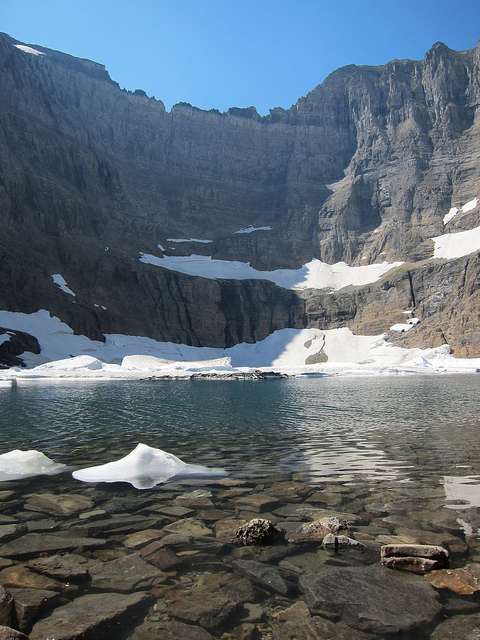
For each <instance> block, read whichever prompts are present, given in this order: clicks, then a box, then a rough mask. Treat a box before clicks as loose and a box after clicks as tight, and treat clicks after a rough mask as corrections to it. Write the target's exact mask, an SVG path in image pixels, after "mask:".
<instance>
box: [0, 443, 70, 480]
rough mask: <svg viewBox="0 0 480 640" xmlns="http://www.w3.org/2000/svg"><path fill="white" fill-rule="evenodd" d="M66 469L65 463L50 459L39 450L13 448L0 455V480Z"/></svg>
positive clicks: (46, 473)
mask: <svg viewBox="0 0 480 640" xmlns="http://www.w3.org/2000/svg"><path fill="white" fill-rule="evenodd" d="M67 469H68V467H67V465H65V464H60V463H57V462H54V461H53V460H50V458H47V456H45V455H44V454H43V453H41V452H40V451H35V450H30V451H21V450H19V449H15V450H14V451H9V452H8V453H2V455H0V482H5V481H7V480H20V479H21V478H31V477H32V476H53V475H55V474H57V473H62V472H63V471H66V470H67Z"/></svg>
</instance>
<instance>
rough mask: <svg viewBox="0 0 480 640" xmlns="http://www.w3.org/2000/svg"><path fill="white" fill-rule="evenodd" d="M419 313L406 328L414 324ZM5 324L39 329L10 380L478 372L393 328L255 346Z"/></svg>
mask: <svg viewBox="0 0 480 640" xmlns="http://www.w3.org/2000/svg"><path fill="white" fill-rule="evenodd" d="M417 320H418V319H417V318H411V319H409V320H408V321H407V323H405V324H402V327H404V329H406V328H407V327H408V329H409V330H412V329H413V328H414V323H415V322H416V321H417ZM0 326H7V327H9V328H12V329H17V330H20V331H26V332H27V333H30V334H31V335H34V336H35V337H36V338H37V339H38V341H39V343H40V346H41V349H42V352H41V354H40V355H39V356H38V355H34V354H29V353H27V354H22V356H21V357H22V358H23V359H24V360H25V362H26V363H27V364H28V366H29V368H28V369H20V368H12V369H7V370H5V371H4V372H2V378H3V380H5V381H8V380H16V381H17V383H18V384H20V383H22V382H23V381H32V380H42V379H55V378H58V379H60V378H72V379H74V378H78V379H85V378H93V379H107V378H119V379H122V378H124V379H127V378H128V379H142V378H147V377H155V376H157V377H159V376H161V377H173V378H188V377H191V376H192V375H194V374H202V373H213V374H218V375H219V376H228V375H231V374H241V373H248V372H254V371H256V370H257V369H263V370H272V369H274V370H275V371H277V372H280V373H286V374H289V375H305V374H312V375H315V374H328V373H329V374H340V373H342V374H347V373H356V374H361V373H368V374H372V373H380V374H384V373H411V372H417V373H419V372H427V371H428V372H435V371H436V372H445V371H448V372H456V371H461V372H475V371H476V370H477V369H479V368H480V358H477V359H465V360H458V359H456V358H454V357H453V356H451V355H450V353H449V347H448V346H447V345H444V346H442V347H438V348H436V349H405V348H401V347H395V346H393V345H392V344H390V343H388V342H387V334H382V335H378V336H358V335H354V334H353V333H352V332H351V331H350V330H349V329H348V328H342V329H330V330H328V331H321V330H319V329H282V330H280V331H275V332H274V333H272V334H271V335H269V336H267V337H266V338H265V339H264V340H261V341H259V342H256V343H254V344H247V343H243V344H238V345H235V346H234V347H231V348H229V349H219V348H213V347H191V346H187V345H182V344H174V343H171V342H157V341H155V340H152V339H151V338H142V337H135V336H123V335H117V334H111V335H106V336H105V342H104V343H103V342H96V341H93V340H89V339H88V338H86V337H85V336H76V335H73V332H72V331H71V329H70V328H69V327H68V326H67V325H65V324H64V323H62V322H60V320H59V319H58V318H55V317H53V318H52V317H50V315H49V314H48V312H46V311H37V312H36V313H34V314H30V315H26V314H20V313H10V312H5V311H3V312H0Z"/></svg>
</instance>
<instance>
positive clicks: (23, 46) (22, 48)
mask: <svg viewBox="0 0 480 640" xmlns="http://www.w3.org/2000/svg"><path fill="white" fill-rule="evenodd" d="M13 46H14V47H16V48H17V49H20V51H24V52H25V53H31V54H33V55H34V56H44V55H45V54H44V53H42V52H41V51H37V50H36V49H33V47H28V46H27V45H26V44H14V45H13Z"/></svg>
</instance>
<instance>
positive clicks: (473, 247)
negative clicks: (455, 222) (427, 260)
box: [432, 227, 480, 260]
mask: <svg viewBox="0 0 480 640" xmlns="http://www.w3.org/2000/svg"><path fill="white" fill-rule="evenodd" d="M432 240H433V242H434V243H435V248H434V252H433V256H432V259H435V258H444V259H446V260H452V259H454V258H463V256H468V255H469V254H470V253H474V252H475V251H479V250H480V227H476V228H475V229H470V230H469V231H459V232H458V233H445V234H444V235H442V236H437V237H435V238H432Z"/></svg>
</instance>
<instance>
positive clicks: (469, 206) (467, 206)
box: [462, 198, 478, 213]
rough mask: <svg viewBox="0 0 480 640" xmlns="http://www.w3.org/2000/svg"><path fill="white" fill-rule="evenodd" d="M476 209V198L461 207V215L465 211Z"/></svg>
mask: <svg viewBox="0 0 480 640" xmlns="http://www.w3.org/2000/svg"><path fill="white" fill-rule="evenodd" d="M477 207H478V198H474V199H473V200H470V202H467V204H464V205H463V207H462V213H466V212H467V211H473V210H474V209H476V208H477Z"/></svg>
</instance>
